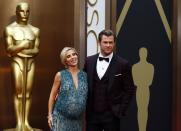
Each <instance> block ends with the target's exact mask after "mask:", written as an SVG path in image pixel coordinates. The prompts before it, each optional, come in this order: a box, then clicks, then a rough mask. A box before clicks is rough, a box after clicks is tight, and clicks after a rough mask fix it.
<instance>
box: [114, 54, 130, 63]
mask: <svg viewBox="0 0 181 131" xmlns="http://www.w3.org/2000/svg"><path fill="white" fill-rule="evenodd" d="M115 58H116V60H117V61H118V62H119V63H121V64H128V63H129V61H128V60H127V59H125V58H123V57H121V56H119V55H115Z"/></svg>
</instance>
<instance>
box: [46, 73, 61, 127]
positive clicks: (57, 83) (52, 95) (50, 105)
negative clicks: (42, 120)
mask: <svg viewBox="0 0 181 131" xmlns="http://www.w3.org/2000/svg"><path fill="white" fill-rule="evenodd" d="M60 84H61V78H60V72H57V73H56V75H55V78H54V82H53V86H52V89H51V92H50V97H49V101H48V124H49V126H50V127H51V126H52V116H51V115H52V111H53V106H54V103H55V99H56V97H57V94H58V91H59V88H60Z"/></svg>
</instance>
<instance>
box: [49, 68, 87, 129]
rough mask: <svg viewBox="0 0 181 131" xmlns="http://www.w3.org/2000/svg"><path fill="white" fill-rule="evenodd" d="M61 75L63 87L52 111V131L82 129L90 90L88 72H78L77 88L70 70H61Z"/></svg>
mask: <svg viewBox="0 0 181 131" xmlns="http://www.w3.org/2000/svg"><path fill="white" fill-rule="evenodd" d="M60 75H61V87H60V92H59V94H58V98H57V100H56V102H55V106H54V109H53V113H52V117H53V128H52V131H82V128H83V114H84V111H85V108H86V100H87V92H88V86H87V76H86V73H85V72H83V71H82V70H80V71H79V72H78V74H77V76H78V87H77V89H76V88H75V85H74V82H73V78H72V75H71V73H70V72H69V71H68V70H62V71H60Z"/></svg>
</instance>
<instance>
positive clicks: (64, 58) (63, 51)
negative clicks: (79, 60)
mask: <svg viewBox="0 0 181 131" xmlns="http://www.w3.org/2000/svg"><path fill="white" fill-rule="evenodd" d="M70 50H72V51H74V52H75V53H76V54H77V55H78V53H77V51H76V49H75V48H73V47H64V48H63V49H62V51H61V52H60V60H61V62H62V64H63V65H65V66H66V63H65V60H66V56H67V52H68V51H70Z"/></svg>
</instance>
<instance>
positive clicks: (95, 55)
mask: <svg viewBox="0 0 181 131" xmlns="http://www.w3.org/2000/svg"><path fill="white" fill-rule="evenodd" d="M97 57H98V54H94V55H91V56H88V57H87V60H92V59H96V58H97Z"/></svg>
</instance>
